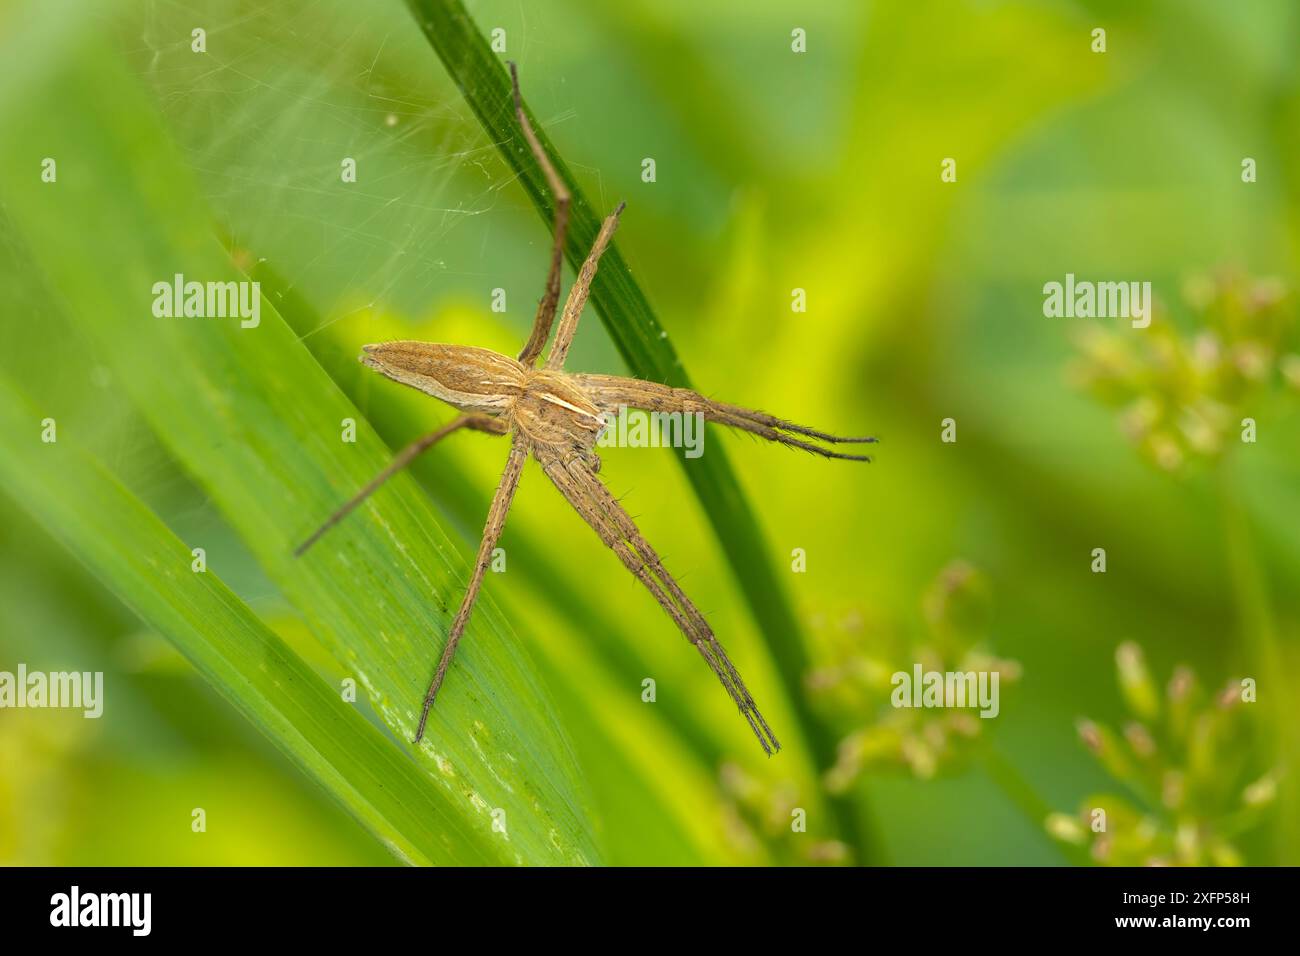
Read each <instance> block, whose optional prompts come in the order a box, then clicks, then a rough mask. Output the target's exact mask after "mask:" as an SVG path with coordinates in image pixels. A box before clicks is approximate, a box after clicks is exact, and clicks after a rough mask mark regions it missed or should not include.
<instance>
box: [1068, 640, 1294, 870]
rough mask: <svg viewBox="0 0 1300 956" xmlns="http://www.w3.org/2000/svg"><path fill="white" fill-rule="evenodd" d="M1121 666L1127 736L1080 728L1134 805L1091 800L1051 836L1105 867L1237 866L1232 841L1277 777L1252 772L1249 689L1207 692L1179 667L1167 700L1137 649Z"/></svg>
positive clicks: (1261, 807)
mask: <svg viewBox="0 0 1300 956" xmlns="http://www.w3.org/2000/svg"><path fill="white" fill-rule="evenodd" d="M1115 661H1116V665H1117V668H1118V671H1119V684H1120V689H1121V691H1122V692H1123V696H1124V700H1125V704H1126V706H1127V708H1128V710H1129V711H1130V713H1131V714H1132V718H1133V719H1132V720H1130V721H1129V722H1128V723H1127V724H1126V725H1125V726H1124V728H1123V730H1122V731H1115V730H1113V729H1111V728H1109V727H1106V726H1104V725H1101V724H1098V723H1094V722H1092V721H1090V720H1081V721H1080V722H1079V736H1080V738H1081V739H1082V741H1083V744H1084V746H1085V747H1087V749H1088V750H1089V751H1090V752H1091V753H1092V754H1093V756H1094V757H1095V758H1096V759H1097V761H1098V762H1099V763H1100V764H1101V765H1102V767H1103V768H1104V769H1105V770H1106V772H1107V773H1108V774H1109V776H1110V777H1111V778H1113V779H1114V780H1115V781H1116V782H1117V783H1118V784H1120V785H1122V786H1123V787H1124V788H1125V789H1126V790H1127V791H1128V793H1129V794H1130V795H1131V797H1132V799H1130V798H1129V796H1122V795H1119V794H1114V793H1104V794H1097V795H1094V796H1090V797H1088V798H1087V799H1086V800H1084V801H1083V803H1082V804H1081V805H1080V808H1079V811H1078V813H1077V814H1073V815H1071V814H1064V813H1054V814H1052V815H1051V816H1050V817H1048V819H1047V830H1048V832H1049V833H1050V834H1051V835H1052V836H1053V837H1055V838H1056V839H1058V840H1062V841H1064V842H1066V843H1070V844H1074V845H1076V846H1087V847H1089V848H1090V852H1091V855H1092V857H1093V859H1095V860H1096V861H1097V862H1098V863H1101V864H1104V865H1109V866H1235V865H1239V864H1240V863H1241V861H1242V856H1241V853H1240V851H1239V850H1238V849H1237V847H1236V846H1234V844H1233V842H1232V841H1233V839H1235V838H1236V837H1237V836H1238V835H1239V834H1241V833H1242V832H1244V831H1245V830H1247V829H1249V828H1250V827H1252V826H1254V825H1255V824H1257V823H1258V822H1259V820H1260V817H1261V815H1262V814H1263V813H1264V811H1265V809H1266V808H1267V807H1268V805H1269V804H1270V803H1271V802H1272V801H1273V798H1274V796H1275V795H1276V792H1277V773H1276V772H1273V771H1271V772H1268V773H1262V774H1261V773H1259V772H1258V769H1257V768H1256V767H1255V766H1254V762H1255V759H1256V758H1255V754H1254V751H1253V748H1252V744H1253V743H1254V739H1253V737H1252V734H1251V730H1252V723H1251V720H1250V717H1251V714H1250V708H1251V707H1253V706H1255V705H1254V684H1253V682H1252V681H1250V680H1249V679H1245V680H1240V681H1231V682H1229V683H1228V684H1227V685H1225V686H1224V687H1223V689H1221V690H1219V691H1218V692H1217V693H1211V692H1209V691H1207V690H1205V689H1203V688H1202V687H1201V686H1200V685H1199V684H1198V682H1197V680H1196V677H1195V675H1194V674H1193V673H1192V672H1191V670H1189V669H1188V668H1186V667H1180V668H1177V669H1176V670H1175V671H1174V673H1173V676H1172V678H1171V679H1170V681H1169V683H1168V685H1167V687H1166V688H1165V691H1164V693H1163V694H1161V692H1160V691H1159V689H1158V688H1157V687H1156V684H1155V682H1154V681H1153V680H1152V679H1151V675H1150V673H1149V672H1148V670H1147V667H1146V663H1145V661H1144V658H1143V655H1142V651H1141V649H1140V648H1139V647H1138V645H1137V644H1134V643H1126V644H1122V645H1121V646H1120V647H1119V649H1118V650H1117V651H1116V653H1115ZM1252 771H1254V772H1252Z"/></svg>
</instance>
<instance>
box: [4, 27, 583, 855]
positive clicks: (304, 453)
mask: <svg viewBox="0 0 1300 956" xmlns="http://www.w3.org/2000/svg"><path fill="white" fill-rule="evenodd" d="M34 16H35V17H38V18H39V19H38V20H37V21H36V22H37V23H38V26H37V27H33V29H42V30H46V31H57V30H58V28H59V24H61V23H63V22H67V23H71V24H76V23H79V22H81V21H82V20H83V19H84V18H81V17H79V16H78V15H76V14H75V13H74V12H69V11H68V10H65V9H62V7H61V5H60V4H48V5H43V6H41V7H40V8H39V12H38V13H36V14H35V15H34ZM82 33H83V34H84V31H82ZM74 39H75V42H73V39H69V40H68V41H67V42H64V43H63V44H62V48H63V49H62V53H61V55H59V56H57V57H54V58H51V57H50V56H49V50H50V44H44V47H43V52H44V54H45V55H44V58H43V59H42V61H41V67H40V69H41V74H40V75H38V76H36V77H35V78H33V76H32V72H33V71H32V70H31V69H28V68H26V67H27V66H29V65H30V60H31V56H30V55H28V54H27V53H26V52H25V47H27V46H30V45H31V44H32V41H31V40H30V38H29V37H27V36H25V35H24V33H23V31H21V30H17V31H15V32H14V34H12V35H11V36H10V37H8V38H7V40H6V42H5V43H4V44H3V47H4V48H3V49H2V50H0V53H2V54H3V55H4V56H5V58H6V62H7V63H11V64H13V65H14V69H13V70H12V72H9V71H7V72H6V74H5V76H4V78H3V79H0V123H2V124H3V129H4V138H5V141H6V142H7V143H31V144H39V146H33V147H32V148H31V151H25V150H15V149H6V150H4V151H3V153H2V154H0V183H3V187H0V188H2V189H3V194H4V195H3V198H4V201H5V204H6V212H7V215H8V218H9V221H10V222H11V223H12V224H13V227H14V230H15V233H16V235H17V236H18V237H20V238H21V240H22V241H23V242H25V244H26V245H27V247H28V248H29V249H30V250H31V253H32V255H33V257H34V258H35V260H36V261H37V262H39V263H40V264H41V266H42V268H43V271H44V272H45V274H46V276H47V278H48V279H49V285H50V286H51V287H52V288H54V289H57V290H58V294H59V298H60V303H61V304H62V305H63V306H65V307H66V310H67V313H68V315H69V316H70V318H71V319H72V321H73V322H74V323H75V325H76V327H77V328H78V329H79V330H80V331H81V332H82V333H83V334H84V335H85V336H86V337H87V339H88V340H89V341H91V342H92V343H94V345H95V347H96V348H97V350H98V352H99V354H100V356H101V357H102V361H103V363H104V364H105V365H106V366H108V367H109V368H110V369H111V370H112V372H113V376H114V381H116V382H118V383H120V384H121V386H122V387H123V388H124V389H125V390H126V392H127V394H128V395H129V396H130V397H131V399H132V401H133V402H134V403H135V405H136V406H137V407H138V408H139V409H140V411H141V413H142V414H143V416H144V417H145V419H146V420H147V421H148V422H149V424H150V426H151V427H152V428H153V430H154V431H155V432H156V433H157V434H158V435H159V437H160V438H161V439H162V441H163V443H164V444H165V445H166V446H167V447H168V448H169V450H170V451H171V452H172V453H173V454H174V455H175V457H176V458H177V459H178V460H179V461H180V462H181V463H182V464H183V465H184V467H185V468H186V470H187V471H188V472H189V473H190V474H191V475H192V476H193V477H194V478H195V480H196V481H197V482H198V483H199V484H200V485H201V486H202V487H203V488H204V490H205V491H206V492H207V493H208V494H209V495H210V496H211V498H212V500H213V501H214V503H215V504H216V505H217V507H218V508H219V509H220V510H221V512H222V513H223V514H224V516H225V517H226V519H227V521H228V522H229V524H230V525H231V526H232V527H233V528H234V529H235V530H236V532H237V533H238V534H239V535H240V537H241V538H242V539H243V541H244V543H245V544H246V546H247V547H248V548H249V550H250V551H251V552H252V553H253V554H254V556H255V557H256V558H257V560H258V562H259V563H260V565H261V566H262V568H263V569H264V570H265V572H266V574H267V575H268V576H269V577H270V579H271V580H272V581H273V582H274V583H275V584H276V585H277V586H278V587H279V588H280V590H281V591H282V592H283V593H284V594H285V596H286V597H287V598H288V599H289V600H290V601H292V602H293V603H294V605H295V606H296V607H297V608H298V609H299V611H300V612H301V613H302V614H303V616H304V618H305V619H306V621H307V622H308V623H309V625H310V626H311V628H312V630H313V632H314V633H315V635H316V636H317V637H318V638H319V639H320V640H321V641H322V642H323V643H324V644H325V645H326V647H328V648H329V650H330V651H331V653H332V654H333V655H334V657H335V658H336V659H337V660H338V661H339V662H340V663H341V664H342V665H343V666H344V667H346V668H347V669H348V670H349V672H350V673H352V674H354V675H355V676H356V679H357V682H358V685H359V686H360V687H361V688H363V689H364V691H365V692H366V693H367V694H368V696H369V699H370V701H371V703H372V705H373V706H374V708H375V710H376V711H377V712H378V714H379V715H380V717H381V719H382V720H383V721H384V722H385V724H386V725H387V726H388V727H389V728H390V729H391V730H392V732H393V734H394V736H395V737H397V738H398V739H399V740H401V741H403V746H406V747H409V745H408V744H406V743H405V741H409V740H410V739H411V736H412V734H413V731H414V726H415V722H416V719H417V716H418V711H419V704H420V701H421V699H422V697H423V693H424V689H425V687H426V686H427V683H428V680H429V678H430V676H431V674H432V669H433V665H434V663H435V661H436V659H437V656H438V654H439V653H440V650H441V647H442V645H443V643H444V642H445V637H446V633H447V629H448V627H449V625H450V619H451V617H452V616H453V614H454V612H455V608H456V605H457V604H458V603H459V599H460V595H461V593H462V592H463V588H464V586H465V581H466V580H467V578H468V568H467V566H466V563H465V561H464V559H463V558H462V557H461V555H460V553H459V552H458V550H457V549H456V548H454V547H453V546H452V544H451V542H450V541H449V540H448V538H447V537H446V535H445V534H444V533H443V532H442V530H441V529H440V528H439V527H438V524H437V522H436V520H435V518H434V515H433V513H432V512H431V510H430V508H429V506H428V503H427V501H426V499H425V498H424V497H423V496H422V495H421V494H420V493H419V491H418V488H417V486H416V484H415V482H414V481H413V480H412V479H411V478H410V477H409V476H406V475H403V476H399V477H398V478H396V479H395V480H393V481H391V482H389V483H388V485H386V486H385V487H384V488H383V489H382V490H381V491H380V492H379V493H378V494H376V495H375V496H374V497H372V498H371V499H370V500H369V501H368V502H367V504H366V505H365V506H364V507H363V508H362V509H360V510H359V511H358V512H357V513H355V514H354V515H352V516H351V517H350V518H349V519H348V520H347V521H346V522H344V523H343V524H342V525H340V526H339V527H338V528H337V529H335V530H334V531H332V532H331V533H330V535H329V536H328V537H327V538H326V539H325V540H323V541H322V542H321V543H320V544H318V545H317V546H316V548H315V549H313V551H312V552H310V553H309V554H308V555H307V556H306V557H305V558H303V559H301V560H299V559H295V558H294V557H293V556H292V550H293V548H294V546H295V545H296V544H297V543H299V542H300V541H302V540H303V539H304V538H305V537H306V536H307V534H308V533H309V532H310V531H311V530H312V528H313V527H314V526H315V525H316V524H317V523H319V522H320V521H321V520H322V519H323V518H324V517H325V516H326V515H328V514H329V513H330V511H331V510H333V508H335V507H336V506H337V505H338V504H339V503H340V502H342V501H343V500H345V499H346V498H347V497H348V496H349V495H350V494H351V493H352V492H353V491H355V490H356V489H357V488H358V487H360V486H361V485H362V484H363V483H364V482H365V481H366V480H368V479H369V478H370V477H371V476H373V475H374V474H375V473H377V472H378V471H379V470H380V469H381V468H382V467H383V466H384V465H385V464H386V463H387V462H388V460H389V459H390V457H391V453H390V451H389V449H387V448H386V447H385V446H384V444H383V443H382V442H381V441H380V440H379V439H378V437H377V436H376V435H375V433H374V432H373V430H371V429H370V428H369V427H368V425H367V424H366V422H365V421H364V419H363V418H362V416H361V415H360V414H359V413H358V412H357V410H356V408H355V407H354V406H353V405H352V404H351V403H350V402H349V401H348V400H347V399H346V398H345V397H344V396H343V395H342V393H340V392H339V390H338V389H337V387H336V386H335V385H334V383H333V382H332V381H331V380H330V379H329V377H328V376H327V375H326V374H325V373H324V371H323V370H322V369H321V368H320V366H319V365H318V364H317V363H316V362H315V360H314V359H313V358H312V357H311V355H310V353H309V352H308V351H307V350H306V348H305V347H304V346H303V345H302V343H301V342H300V341H298V339H297V337H296V336H295V335H294V334H293V332H292V330H291V329H289V328H288V326H286V324H285V323H284V322H283V320H282V319H281V318H280V317H279V315H278V314H276V313H275V311H274V309H273V308H272V305H271V304H270V303H269V302H267V301H264V300H263V301H261V320H260V324H258V325H257V327H255V328H241V327H240V322H239V320H238V319H220V318H168V319H163V318H158V317H155V316H154V315H153V314H152V311H151V306H152V301H153V292H152V291H151V290H152V287H153V284H154V283H156V282H159V281H166V280H168V279H169V278H170V277H171V276H173V275H175V274H183V275H185V276H186V277H188V278H191V279H195V280H198V281H223V282H224V281H234V280H239V279H241V278H243V276H242V275H241V274H240V273H239V272H238V271H237V270H236V269H235V268H234V267H233V265H232V263H231V262H230V260H229V258H228V257H227V256H226V255H225V254H224V253H223V250H222V249H221V246H220V244H219V243H218V242H217V241H216V239H215V238H214V231H213V224H212V223H211V221H210V217H209V215H208V212H207V209H206V208H205V207H204V205H203V203H202V202H201V201H199V200H198V199H197V198H196V197H197V192H196V190H195V188H194V185H193V183H192V182H191V178H190V175H189V171H188V170H187V168H186V165H185V162H184V159H183V157H182V156H180V155H179V154H178V151H177V149H176V147H175V146H174V144H173V143H172V142H171V141H170V139H169V138H168V136H167V135H166V133H165V131H164V129H163V127H162V125H161V122H160V120H159V119H158V117H157V114H156V112H155V110H154V108H153V105H152V104H151V102H150V101H149V100H148V98H147V97H146V96H144V95H143V94H142V92H141V91H140V89H139V88H138V87H137V85H136V82H135V80H134V79H133V78H132V77H131V76H130V75H129V74H128V73H127V72H126V71H125V69H124V68H123V66H122V64H121V62H120V61H119V60H118V59H117V58H116V57H115V56H114V55H112V54H110V53H108V52H107V51H106V50H105V48H104V47H103V46H102V45H101V43H100V42H99V40H98V39H97V38H96V37H94V36H93V35H84V36H78V37H76V38H74ZM16 84H22V85H21V87H16ZM42 156H53V157H57V158H59V161H60V166H59V179H58V182H57V184H51V183H42V182H41V181H40V177H39V171H40V158H41V157H42ZM107 236H112V237H113V243H112V245H111V246H109V245H105V244H104V242H103V238H104V237H107ZM52 360H57V354H55V355H54V356H53V357H52ZM344 419H353V420H355V422H356V441H355V442H354V443H348V442H344V441H343V440H342V432H341V428H342V423H343V421H344ZM77 424H78V423H77V422H75V421H73V422H64V423H63V427H64V428H70V429H72V430H73V431H74V432H75V430H76V428H77ZM504 454H505V447H504V446H502V455H503V456H504ZM195 544H199V545H201V544H202V542H195ZM208 560H209V562H210V564H211V566H212V567H214V568H219V567H220V562H221V555H220V554H214V553H210V554H209V556H208ZM489 590H490V589H489ZM410 753H411V758H412V759H413V760H414V761H415V762H416V764H417V766H418V767H419V769H421V771H422V772H424V773H425V774H426V775H427V776H426V779H427V781H428V786H430V787H434V788H437V789H439V790H440V792H441V798H442V799H443V800H445V801H446V802H447V804H448V805H449V806H451V807H453V808H454V810H455V812H456V813H457V814H458V817H459V819H460V821H461V823H462V825H463V826H465V827H467V828H468V829H469V830H471V831H472V832H473V833H474V835H475V838H476V839H478V840H480V841H481V842H483V843H487V842H488V841H497V842H498V844H501V845H502V846H503V849H504V852H505V855H506V856H507V858H508V859H510V860H512V861H515V862H519V863H538V864H559V863H588V862H596V861H598V859H599V854H598V853H597V850H596V846H595V840H594V837H593V835H592V826H593V823H592V819H591V814H590V811H589V803H588V799H587V797H586V796H585V791H584V787H583V784H582V781H581V777H580V774H579V772H578V770H577V767H576V762H575V760H574V757H573V754H572V750H571V747H570V744H569V742H568V740H567V738H566V736H565V734H564V733H563V730H562V728H561V726H560V724H559V721H558V719H557V717H556V715H555V708H554V707H553V705H552V704H551V702H550V701H549V700H548V698H547V696H546V694H545V693H544V691H543V689H542V686H541V683H540V680H539V678H538V676H537V674H536V672H535V670H534V668H533V667H532V665H531V664H530V662H529V660H528V658H527V654H526V653H525V652H524V650H523V648H522V647H521V646H520V644H519V642H518V640H517V639H516V638H515V636H514V635H513V633H512V632H511V629H510V627H509V625H508V623H507V622H506V620H505V619H504V617H503V616H502V615H501V613H500V612H499V610H498V609H497V608H496V607H495V606H494V604H493V602H492V600H491V596H490V594H485V595H484V596H483V597H481V598H480V600H479V604H478V607H477V609H476V611H475V615H474V618H473V621H472V622H471V624H470V627H469V629H468V632H467V634H466V639H465V642H464V644H463V645H462V649H461V651H460V653H459V655H458V656H457V659H456V665H455V667H454V669H453V672H452V674H451V675H450V677H449V679H448V681H447V685H446V687H445V688H444V690H443V693H442V695H441V696H440V697H439V700H438V706H437V707H436V708H435V709H434V711H433V715H432V719H431V721H430V732H429V735H428V736H427V737H426V738H425V741H424V743H423V744H422V745H421V746H420V747H418V748H410ZM498 811H500V812H498Z"/></svg>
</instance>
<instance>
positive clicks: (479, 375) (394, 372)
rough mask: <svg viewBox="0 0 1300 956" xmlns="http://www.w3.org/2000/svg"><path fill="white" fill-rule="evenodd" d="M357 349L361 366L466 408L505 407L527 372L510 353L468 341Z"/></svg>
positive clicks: (521, 388) (521, 386)
mask: <svg viewBox="0 0 1300 956" xmlns="http://www.w3.org/2000/svg"><path fill="white" fill-rule="evenodd" d="M362 348H363V349H364V351H365V354H364V355H362V356H361V362H362V364H364V365H368V366H369V367H370V368H373V369H374V370H375V371H377V372H380V373H382V374H383V375H387V376H388V377H389V378H391V379H392V380H393V381H395V382H401V383H402V384H403V385H409V386H410V387H411V388H415V389H419V390H420V391H422V392H424V393H425V394H426V395H432V396H433V397H434V398H437V399H440V400H442V401H444V402H446V403H447V404H448V405H454V406H455V407H456V408H459V409H461V410H462V411H466V412H488V413H493V414H500V413H503V412H506V411H509V410H510V407H511V406H512V405H513V404H514V403H515V401H516V400H517V399H518V398H519V396H520V395H522V394H523V392H524V384H525V382H526V381H527V379H528V374H529V373H528V370H527V369H525V368H524V366H523V365H522V364H520V363H519V362H518V361H516V360H515V359H512V358H511V357H510V356H508V355H502V354H501V353H500V352H493V351H492V350H491V349H483V348H478V347H477V346H473V345H442V344H439V343H435V342H409V341H398V342H382V343H380V344H378V345H365V346H362Z"/></svg>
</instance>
